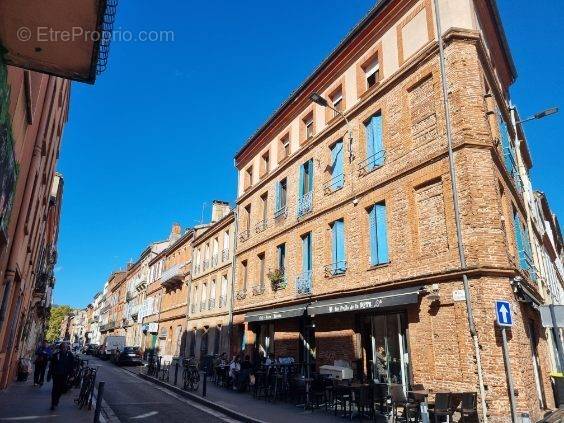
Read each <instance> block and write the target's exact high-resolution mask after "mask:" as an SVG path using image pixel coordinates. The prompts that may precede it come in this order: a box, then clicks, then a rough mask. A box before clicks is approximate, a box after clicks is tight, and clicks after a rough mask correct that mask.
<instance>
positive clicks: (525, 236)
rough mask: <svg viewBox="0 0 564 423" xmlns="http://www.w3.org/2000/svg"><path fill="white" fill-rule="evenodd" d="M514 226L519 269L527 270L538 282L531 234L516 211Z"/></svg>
mask: <svg viewBox="0 0 564 423" xmlns="http://www.w3.org/2000/svg"><path fill="white" fill-rule="evenodd" d="M513 226H514V230H515V244H516V248H517V257H518V259H519V267H520V268H521V269H523V270H525V271H526V272H527V273H528V274H529V276H530V277H531V278H532V279H535V280H536V269H535V267H534V265H533V258H532V257H533V254H532V253H533V252H532V250H531V241H530V239H529V232H528V231H527V227H526V226H525V225H523V223H521V219H520V218H519V215H518V214H517V211H515V210H514V211H513Z"/></svg>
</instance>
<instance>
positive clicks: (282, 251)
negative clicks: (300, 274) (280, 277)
mask: <svg viewBox="0 0 564 423" xmlns="http://www.w3.org/2000/svg"><path fill="white" fill-rule="evenodd" d="M276 250H277V253H278V269H279V270H280V273H282V274H284V271H285V269H286V244H280V245H279V246H278V247H276Z"/></svg>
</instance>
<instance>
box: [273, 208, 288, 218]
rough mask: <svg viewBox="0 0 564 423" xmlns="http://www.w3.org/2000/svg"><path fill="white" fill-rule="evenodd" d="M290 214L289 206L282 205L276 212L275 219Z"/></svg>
mask: <svg viewBox="0 0 564 423" xmlns="http://www.w3.org/2000/svg"><path fill="white" fill-rule="evenodd" d="M286 216H288V206H282V207H280V208H279V209H278V210H276V211H275V212H274V220H275V221H279V220H282V219H285V218H286Z"/></svg>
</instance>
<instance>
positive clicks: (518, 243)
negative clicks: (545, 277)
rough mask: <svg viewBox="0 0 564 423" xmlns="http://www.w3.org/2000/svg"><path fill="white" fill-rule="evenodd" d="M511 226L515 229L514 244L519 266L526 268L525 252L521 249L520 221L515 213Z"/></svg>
mask: <svg viewBox="0 0 564 423" xmlns="http://www.w3.org/2000/svg"><path fill="white" fill-rule="evenodd" d="M513 226H514V227H515V244H516V247H517V255H518V257H519V266H520V267H521V268H522V269H524V268H526V261H525V254H524V253H525V251H524V249H523V234H522V233H521V220H520V219H519V216H518V215H517V213H515V214H514V215H513Z"/></svg>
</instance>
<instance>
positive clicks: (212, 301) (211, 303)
mask: <svg viewBox="0 0 564 423" xmlns="http://www.w3.org/2000/svg"><path fill="white" fill-rule="evenodd" d="M214 308H215V298H210V299H209V300H208V310H213V309H214Z"/></svg>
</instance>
